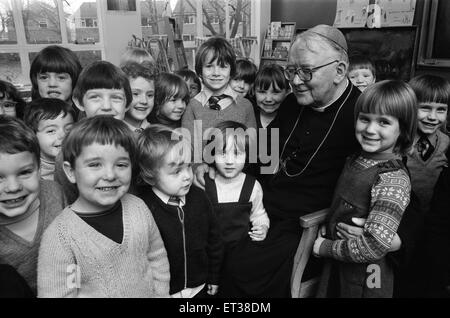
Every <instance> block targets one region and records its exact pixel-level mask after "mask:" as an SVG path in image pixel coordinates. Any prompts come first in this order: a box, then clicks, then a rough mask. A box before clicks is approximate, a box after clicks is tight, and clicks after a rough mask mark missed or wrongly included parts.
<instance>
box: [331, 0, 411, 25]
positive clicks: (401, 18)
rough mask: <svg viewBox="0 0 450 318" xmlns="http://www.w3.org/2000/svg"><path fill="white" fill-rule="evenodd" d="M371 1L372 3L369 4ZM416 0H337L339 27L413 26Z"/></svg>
mask: <svg viewBox="0 0 450 318" xmlns="http://www.w3.org/2000/svg"><path fill="white" fill-rule="evenodd" d="M369 3H371V4H369ZM415 8H416V0H397V1H392V0H375V1H374V2H373V1H369V0H337V6H336V17H335V20H334V24H333V25H334V26H335V27H337V28H361V27H368V28H380V27H391V26H412V24H413V19H414V11H415Z"/></svg>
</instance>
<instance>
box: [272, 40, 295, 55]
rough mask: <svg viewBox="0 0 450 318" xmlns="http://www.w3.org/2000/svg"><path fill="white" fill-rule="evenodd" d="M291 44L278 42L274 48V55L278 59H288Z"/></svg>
mask: <svg viewBox="0 0 450 318" xmlns="http://www.w3.org/2000/svg"><path fill="white" fill-rule="evenodd" d="M290 45H291V43H290V42H277V43H276V44H275V47H274V48H273V52H272V57H274V58H277V59H287V58H288V54H289V47H290Z"/></svg>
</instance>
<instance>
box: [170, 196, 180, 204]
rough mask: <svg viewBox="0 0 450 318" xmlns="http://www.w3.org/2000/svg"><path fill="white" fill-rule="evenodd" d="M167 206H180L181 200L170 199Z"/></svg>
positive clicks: (177, 198)
mask: <svg viewBox="0 0 450 318" xmlns="http://www.w3.org/2000/svg"><path fill="white" fill-rule="evenodd" d="M167 204H168V205H173V206H180V198H179V197H170V198H169V201H168V202H167Z"/></svg>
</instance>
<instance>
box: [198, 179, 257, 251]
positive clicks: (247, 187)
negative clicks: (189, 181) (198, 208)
mask: <svg viewBox="0 0 450 318" xmlns="http://www.w3.org/2000/svg"><path fill="white" fill-rule="evenodd" d="M255 181H256V180H255V178H254V177H252V176H250V175H248V174H247V175H246V176H245V180H244V184H243V185H242V189H241V194H240V195H239V201H238V202H225V203H219V202H218V197H217V187H216V183H215V182H214V180H212V179H210V178H209V177H208V176H205V191H206V194H207V195H208V197H209V199H210V201H211V203H212V205H213V208H214V211H215V213H216V215H217V219H218V222H219V225H220V229H221V233H222V239H223V241H224V243H225V247H226V253H227V252H228V251H229V250H230V249H231V248H233V247H235V246H236V244H237V243H238V242H239V241H241V240H242V239H244V238H246V237H248V231H249V229H250V228H251V224H250V212H251V210H252V202H250V196H251V195H252V191H253V187H254V186H255ZM225 256H226V255H225Z"/></svg>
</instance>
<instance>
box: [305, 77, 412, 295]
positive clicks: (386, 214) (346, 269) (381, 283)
mask: <svg viewBox="0 0 450 318" xmlns="http://www.w3.org/2000/svg"><path fill="white" fill-rule="evenodd" d="M416 104H417V99H416V96H415V94H414V92H413V90H412V88H411V87H409V85H408V84H406V83H403V82H401V81H382V82H379V83H376V84H373V85H371V86H369V87H368V88H367V89H366V90H364V92H363V93H362V95H361V96H360V97H359V98H358V100H357V102H356V106H355V133H356V138H357V140H358V142H359V143H360V145H361V148H362V149H361V152H360V153H356V154H355V155H353V156H351V157H350V158H349V159H348V160H347V163H346V165H345V167H344V170H343V172H342V174H341V176H340V178H339V181H338V184H337V186H336V190H335V194H334V198H333V201H332V204H331V211H330V214H329V215H328V222H327V225H326V236H323V234H324V233H323V232H324V231H322V230H321V231H319V234H318V237H317V239H316V241H315V243H314V249H313V253H314V254H315V255H316V256H319V257H325V258H328V260H327V262H326V263H325V267H324V270H323V273H322V277H321V281H320V286H319V291H318V296H319V297H345V298H348V297H352V298H368V297H392V294H393V280H394V277H393V266H392V264H391V263H389V261H388V259H387V258H386V257H385V255H386V254H387V252H389V249H390V248H391V245H392V243H393V240H394V237H395V234H396V232H397V228H398V226H399V224H400V221H401V219H402V216H403V212H404V211H405V209H406V207H407V206H408V204H409V201H410V192H411V184H410V178H409V175H408V172H407V169H406V168H405V166H404V164H403V162H402V160H401V159H402V157H401V156H402V155H404V154H405V153H406V151H407V150H408V149H409V148H410V147H411V145H412V141H413V138H414V133H415V128H416V120H417V119H416V118H417V112H416ZM353 217H360V218H361V217H363V218H367V221H366V223H365V225H364V230H363V234H362V235H361V236H358V237H351V238H349V239H347V240H345V239H341V238H340V236H339V235H338V234H337V231H336V225H337V224H338V223H351V219H352V218H353Z"/></svg>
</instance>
